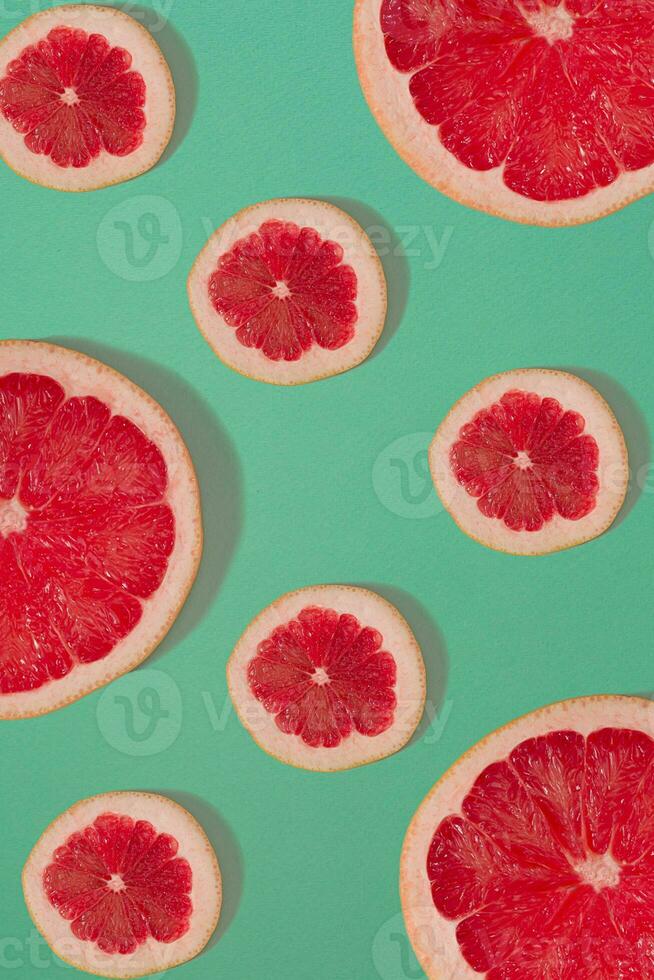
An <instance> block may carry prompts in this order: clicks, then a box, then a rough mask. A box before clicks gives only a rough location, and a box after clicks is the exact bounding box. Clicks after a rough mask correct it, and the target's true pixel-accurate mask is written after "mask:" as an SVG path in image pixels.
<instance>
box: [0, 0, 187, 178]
mask: <svg viewBox="0 0 654 980" xmlns="http://www.w3.org/2000/svg"><path fill="white" fill-rule="evenodd" d="M174 121H175V89H174V87H173V81H172V78H171V75H170V71H169V69H168V65H167V64H166V62H165V60H164V58H163V55H162V54H161V51H160V50H159V48H158V46H157V44H156V43H155V41H154V39H153V38H152V36H151V35H150V34H149V33H148V31H147V30H146V29H145V28H144V27H143V26H142V25H141V24H139V23H138V22H137V21H136V20H134V19H133V18H132V17H129V16H128V15H127V14H124V13H122V12H121V11H120V10H115V9H114V8H112V7H95V6H93V5H91V4H74V5H68V6H60V7H54V8H52V9H51V10H45V11H43V12H42V13H38V14H34V15H33V16H32V17H28V19H27V20H25V21H23V23H22V24H19V25H18V27H16V28H15V29H14V30H13V31H11V33H10V34H8V35H7V37H6V38H5V39H4V40H3V41H2V42H0V155H2V157H3V158H4V159H5V161H6V162H7V163H8V164H9V166H10V167H12V168H13V169H14V170H15V171H16V173H18V174H20V175H21V176H22V177H27V179H28V180H31V181H33V182H34V183H36V184H43V185H44V186H46V187H53V188H55V189H56V190H60V191H90V190H95V189H96V188H98V187H105V186H106V185H108V184H117V183H120V182H121V181H123V180H129V179H130V178H132V177H136V176H138V174H142V173H144V171H146V170H149V169H150V167H153V166H154V164H155V163H156V162H157V160H158V159H159V157H160V156H161V154H162V153H163V151H164V150H165V148H166V146H167V144H168V141H169V139H170V136H171V134H172V130H173V123H174Z"/></svg>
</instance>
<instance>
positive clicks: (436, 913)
mask: <svg viewBox="0 0 654 980" xmlns="http://www.w3.org/2000/svg"><path fill="white" fill-rule="evenodd" d="M652 720H653V709H652V704H651V703H650V702H646V701H641V700H640V699H635V698H634V699H631V698H612V697H607V698H585V699H584V698H581V699H579V700H578V701H571V702H564V703H563V704H560V705H553V706H552V707H551V708H546V709H543V710H542V711H539V712H535V713H534V714H533V715H528V716H526V717H525V718H523V719H521V720H520V721H518V722H515V723H514V724H513V725H510V726H508V727H507V728H506V729H501V730H500V731H499V732H496V733H495V734H493V735H491V736H490V737H489V738H488V739H486V740H484V741H483V742H481V743H480V744H479V745H478V746H476V747H475V748H474V749H472V750H471V752H470V753H468V755H467V756H464V757H463V759H462V760H461V761H460V762H459V763H458V764H457V765H455V766H454V767H453V768H452V769H451V770H450V772H449V773H447V774H446V775H445V776H444V777H443V779H442V780H441V782H440V783H438V784H437V785H436V786H435V787H434V789H433V790H432V792H431V793H430V795H429V796H428V797H427V799H426V800H425V802H424V803H423V805H422V807H421V808H420V810H419V811H418V813H417V814H416V817H415V818H414V821H413V823H412V825H411V828H410V830H409V833H408V835H407V839H406V842H405V848H404V854H403V859H402V891H403V904H404V911H405V916H406V918H407V924H408V927H409V931H410V933H411V936H412V939H413V941H414V943H415V944H416V949H417V952H418V955H419V957H420V959H421V962H422V964H423V966H424V968H425V970H426V972H427V975H428V976H429V977H440V976H449V975H456V976H457V977H462V978H463V977H468V976H470V977H474V976H478V975H480V974H481V975H483V976H486V977H487V978H488V980H540V978H543V977H552V978H557V980H564V978H567V977H573V976H574V977H579V978H581V980H591V978H600V977H601V978H606V980H610V978H616V980H617V978H618V977H625V978H626V977H633V978H634V980H635V978H645V977H651V976H652V969H653V968H652V963H653V962H654V916H653V913H652V904H653V902H654V862H653V861H652V849H653V847H654V836H653V835H654V825H653V823H652V819H651V811H652V805H653V803H654V739H652V737H651V735H650V731H651V730H652ZM448 969H452V970H453V973H448Z"/></svg>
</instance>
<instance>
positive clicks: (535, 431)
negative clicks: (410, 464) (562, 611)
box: [429, 368, 629, 555]
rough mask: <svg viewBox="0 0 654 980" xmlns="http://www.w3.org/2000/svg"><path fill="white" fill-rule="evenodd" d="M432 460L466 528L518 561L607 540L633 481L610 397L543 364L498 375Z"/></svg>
mask: <svg viewBox="0 0 654 980" xmlns="http://www.w3.org/2000/svg"><path fill="white" fill-rule="evenodd" d="M429 461H430V466H431V472H432V476H433V479H434V483H435V485H436V489H437V490H438V493H439V495H440V498H441V500H442V502H443V505H444V507H445V508H446V509H447V510H448V511H449V512H450V514H451V515H452V517H453V518H454V520H455V521H456V523H457V524H458V525H459V527H460V528H461V530H463V531H465V533H466V534H468V535H470V537H472V538H474V539H475V540H477V541H479V542H481V544H484V545H486V546H487V547H488V548H495V549H496V550H497V551H508V552H509V553H510V554H516V555H542V554H547V553H548V552H551V551H560V550H561V549H563V548H572V547H573V546H574V545H578V544H583V542H584V541H590V539H591V538H595V537H597V536H598V535H600V534H602V533H603V532H604V531H606V529H607V528H608V527H610V525H611V524H612V523H613V521H614V519H615V517H616V515H617V513H618V511H619V510H620V508H621V506H622V504H623V501H624V498H625V494H626V491H627V484H628V481H629V464H628V459H627V449H626V446H625V442H624V438H623V435H622V432H621V430H620V427H619V426H618V423H617V422H616V420H615V417H614V415H613V413H612V412H611V409H610V408H609V406H608V405H607V404H606V402H605V401H604V399H603V398H602V397H601V395H599V394H598V393H597V392H596V391H595V389H594V388H592V387H591V386H590V385H589V384H587V383H586V382H585V381H582V380H581V378H577V377H575V375H572V374H566V373H565V372H563V371H548V370H541V369H538V368H526V369H525V370H520V371H507V372H506V373H504V374H497V375H495V376H494V377H492V378H487V379H486V380H485V381H482V382H481V384H478V385H477V386H476V387H475V388H473V389H472V390H471V391H469V392H468V393H467V394H466V395H464V396H463V398H461V399H460V400H459V401H458V402H457V403H456V405H455V406H454V408H453V409H452V410H451V411H450V413H449V415H448V416H447V418H446V419H445V421H444V422H443V423H442V424H441V426H440V428H439V429H438V431H437V432H436V435H435V437H434V440H433V442H432V444H431V448H430V451H429Z"/></svg>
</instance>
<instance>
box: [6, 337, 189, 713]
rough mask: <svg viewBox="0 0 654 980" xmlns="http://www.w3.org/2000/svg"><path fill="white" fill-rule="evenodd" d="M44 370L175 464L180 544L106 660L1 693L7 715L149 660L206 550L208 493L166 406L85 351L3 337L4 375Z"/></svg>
mask: <svg viewBox="0 0 654 980" xmlns="http://www.w3.org/2000/svg"><path fill="white" fill-rule="evenodd" d="M14 371H16V372H26V373H32V374H44V375H47V376H49V377H51V378H54V379H55V380H56V381H58V382H59V384H60V385H62V387H63V388H64V391H65V393H66V397H67V398H70V397H71V396H73V395H77V396H84V395H93V396H94V397H96V398H98V399H100V401H103V402H104V403H105V404H106V405H108V406H109V408H110V409H111V411H112V413H113V414H115V415H124V416H126V417H127V418H129V419H130V420H131V421H132V422H134V423H135V424H136V425H137V426H138V427H139V428H140V429H141V431H142V432H143V433H144V434H145V435H146V436H147V437H148V439H151V440H152V442H154V443H155V444H156V445H157V447H158V448H159V450H160V451H161V453H162V454H163V457H164V459H165V461H166V466H167V468H168V491H167V494H166V498H165V499H166V501H167V502H168V504H169V505H170V506H171V508H172V510H173V513H174V515H175V545H174V548H173V552H172V554H171V556H170V559H169V562H168V571H167V573H166V576H165V578H164V580H163V582H162V584H161V586H160V587H159V589H158V590H157V592H155V594H154V595H153V596H152V597H151V598H150V599H144V600H143V599H141V600H139V601H140V603H141V607H142V609H143V615H142V617H141V619H140V621H139V622H138V624H137V625H136V626H135V628H134V629H133V630H132V632H131V633H130V634H129V635H128V636H126V637H125V638H124V639H123V640H120V641H119V642H118V643H117V644H116V646H115V647H114V649H113V650H112V651H111V653H109V654H108V655H107V656H106V657H105V658H104V659H103V660H98V661H96V662H95V663H92V664H78V665H76V666H74V667H73V669H72V670H71V671H70V673H69V674H68V675H67V676H66V677H63V678H61V679H60V680H52V681H49V682H48V683H46V684H44V685H43V686H42V687H40V688H37V690H35V691H25V692H21V693H17V694H4V695H0V718H24V717H30V716H33V715H40V714H45V713H46V712H48V711H54V710H55V709H56V708H61V707H63V705H65V704H68V703H69V702H71V701H74V700H76V699H77V698H80V697H82V696H83V695H85V694H88V693H90V692H91V691H94V690H95V689H96V688H98V687H102V686H103V685H104V684H108V683H109V681H111V680H114V679H115V678H116V677H119V676H120V675H121V674H124V673H126V672H127V671H129V670H132V669H133V668H134V667H136V666H137V665H138V664H139V663H141V662H142V661H143V660H145V659H146V657H148V656H149V654H150V653H151V652H152V651H153V650H154V648H155V647H156V646H157V645H158V644H159V643H160V642H161V640H162V639H163V638H164V636H165V635H166V633H167V632H168V630H169V629H170V627H171V626H172V624H173V622H174V621H175V618H176V616H177V614H178V612H179V611H180V609H181V607H182V605H183V604H184V600H185V599H186V596H187V595H188V593H189V591H190V588H191V586H192V584H193V581H194V579H195V576H196V574H197V569H198V566H199V563H200V557H201V553H202V518H201V513H200V492H199V488H198V484H197V480H196V477H195V472H194V470H193V464H192V462H191V458H190V456H189V454H188V450H187V448H186V446H185V445H184V442H183V440H182V437H181V435H180V434H179V432H178V430H177V429H176V427H175V425H174V424H173V422H172V421H171V419H170V418H169V417H168V415H166V413H165V412H164V410H163V409H162V408H161V406H160V405H158V404H157V402H155V401H154V400H153V399H152V398H150V396H149V395H147V394H146V393H145V392H144V391H142V390H141V389H140V388H138V387H137V386H136V385H135V384H132V382H131V381H128V379H127V378H125V377H124V376H123V375H121V374H118V372H117V371H114V370H113V369H112V368H109V367H107V366H106V365H105V364H101V363H100V362H99V361H95V360H93V359H92V358H90V357H86V356H85V355H84V354H79V353H77V352H76V351H71V350H67V349H65V348H63V347H56V346H54V345H52V344H45V343H38V342H34V341H21V340H16V341H14V340H6V341H0V377H2V376H3V375H5V374H11V373H12V372H14Z"/></svg>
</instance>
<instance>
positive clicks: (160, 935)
mask: <svg viewBox="0 0 654 980" xmlns="http://www.w3.org/2000/svg"><path fill="white" fill-rule="evenodd" d="M23 891H24V894H25V901H26V903H27V908H28V910H29V913H30V915H31V917H32V919H33V921H34V924H35V926H36V928H37V929H38V930H39V932H40V933H41V934H42V935H43V937H44V939H45V940H46V942H47V943H48V945H49V946H50V948H51V949H52V950H53V952H54V953H56V954H57V956H59V957H60V958H61V959H62V960H64V961H65V962H66V963H70V964H71V966H75V967H77V969H79V970H84V971H85V972H87V973H94V974H97V975H99V976H103V977H141V976H145V975H146V974H148V973H158V972H160V971H166V970H168V969H171V968H172V967H174V966H179V964H180V963H186V962H187V960H190V959H192V958H193V957H194V956H197V955H198V953H200V952H201V950H203V949H204V947H205V946H206V944H207V943H208V941H209V939H210V938H211V936H212V934H213V932H214V930H215V928H216V925H217V923H218V917H219V915H220V906H221V900H222V886H221V876H220V868H219V866H218V861H217V859H216V855H215V853H214V851H213V848H212V846H211V844H210V843H209V841H208V839H207V836H206V834H205V833H204V831H203V830H202V828H201V827H200V825H199V824H198V823H197V821H196V820H195V819H194V818H193V817H192V816H191V814H190V813H188V812H187V811H186V810H184V809H183V808H182V807H181V806H179V805H178V804H177V803H174V802H173V801H172V800H169V799H167V798H166V797H163V796H155V795H154V794H152V793H105V794H103V795H102V796H93V797H91V798H90V799H88V800H81V801H80V802H79V803H76V804H75V805H74V806H72V807H71V808H70V809H69V810H66V812H65V813H62V814H61V816H59V817H57V819H56V820H55V821H54V822H53V823H52V824H50V826H49V827H48V828H47V830H46V831H45V832H44V833H43V835H42V836H41V838H40V839H39V841H38V842H37V844H36V846H35V847H34V850H33V851H32V853H31V854H30V856H29V858H28V860H27V863H26V865H25V868H24V871H23Z"/></svg>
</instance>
